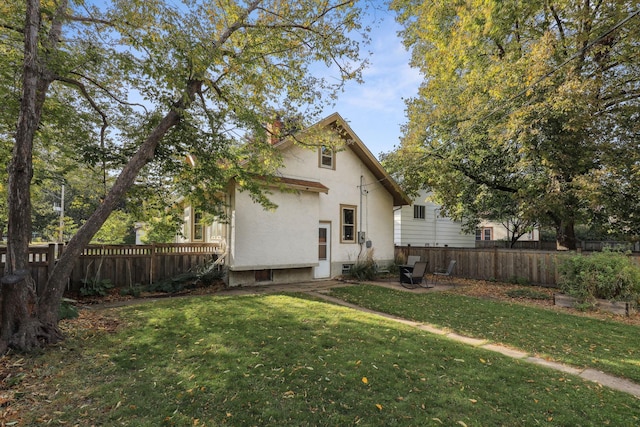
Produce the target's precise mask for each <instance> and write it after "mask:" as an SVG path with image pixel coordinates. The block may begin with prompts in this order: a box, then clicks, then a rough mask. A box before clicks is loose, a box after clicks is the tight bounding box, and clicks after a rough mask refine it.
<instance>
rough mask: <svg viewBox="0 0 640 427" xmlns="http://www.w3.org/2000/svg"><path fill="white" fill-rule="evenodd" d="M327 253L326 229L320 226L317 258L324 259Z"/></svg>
mask: <svg viewBox="0 0 640 427" xmlns="http://www.w3.org/2000/svg"><path fill="white" fill-rule="evenodd" d="M327 255H328V254H327V229H326V228H325V227H320V228H318V260H319V261H326V260H327V258H328V256H327Z"/></svg>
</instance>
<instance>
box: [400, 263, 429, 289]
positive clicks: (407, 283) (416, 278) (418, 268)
mask: <svg viewBox="0 0 640 427" xmlns="http://www.w3.org/2000/svg"><path fill="white" fill-rule="evenodd" d="M426 272H427V263H426V262H424V261H418V262H416V263H415V264H414V265H413V270H412V271H406V272H405V273H404V277H405V278H404V280H401V281H400V284H401V285H402V286H404V287H405V288H407V289H415V288H417V287H418V286H422V283H423V282H424V275H425V273H426ZM424 287H425V288H430V287H431V286H428V285H427V284H426V282H425V286H424Z"/></svg>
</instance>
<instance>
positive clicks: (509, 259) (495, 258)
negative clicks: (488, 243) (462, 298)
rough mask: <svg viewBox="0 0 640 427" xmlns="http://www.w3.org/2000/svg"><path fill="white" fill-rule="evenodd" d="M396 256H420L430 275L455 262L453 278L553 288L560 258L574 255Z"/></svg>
mask: <svg viewBox="0 0 640 427" xmlns="http://www.w3.org/2000/svg"><path fill="white" fill-rule="evenodd" d="M399 255H402V256H403V257H404V259H406V257H407V256H409V255H417V256H420V257H421V258H422V260H423V261H427V262H428V263H429V267H428V271H429V272H433V271H435V270H438V269H445V268H446V267H447V265H448V264H449V261H451V260H456V268H455V270H454V276H458V277H465V278H468V279H477V280H496V281H499V282H510V281H512V280H514V279H515V278H517V279H519V280H526V281H527V282H528V283H532V284H537V285H543V286H549V287H556V286H558V271H557V265H558V261H559V258H560V257H563V256H568V255H575V253H567V252H561V251H540V250H519V249H500V248H492V249H488V248H448V247H439V248H434V247H414V246H396V259H397V258H398V256H399ZM583 255H585V256H586V255H587V254H583ZM631 258H632V259H633V261H634V262H635V263H636V264H640V256H638V255H635V254H634V255H631Z"/></svg>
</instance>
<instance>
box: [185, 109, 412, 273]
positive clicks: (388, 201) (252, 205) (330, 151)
mask: <svg viewBox="0 0 640 427" xmlns="http://www.w3.org/2000/svg"><path fill="white" fill-rule="evenodd" d="M310 129H322V130H325V131H327V132H333V133H334V136H336V137H338V138H339V140H340V141H341V146H339V147H338V146H336V147H331V146H325V145H308V144H304V145H302V144H296V143H294V141H293V139H291V138H285V139H284V140H277V141H274V142H273V143H274V147H276V148H277V149H279V150H280V152H281V154H282V159H283V162H282V167H281V168H280V169H279V171H278V174H277V179H276V183H275V184H273V185H272V186H271V188H270V189H269V190H270V192H271V194H270V195H269V199H270V200H271V201H272V202H273V203H275V204H276V205H277V206H278V207H277V209H274V210H266V209H264V208H263V206H261V205H260V204H258V203H256V202H254V201H253V200H252V199H251V198H250V197H249V195H248V194H247V193H246V192H241V191H240V187H239V186H238V185H237V183H235V182H230V183H229V186H228V191H227V194H226V196H225V197H226V205H227V212H226V215H225V216H226V217H227V218H228V221H227V223H214V224H211V225H206V224H204V223H203V222H202V218H203V216H202V214H201V213H198V212H193V211H192V209H191V207H190V206H186V207H185V210H184V223H185V236H186V240H187V241H205V242H218V243H220V244H221V246H223V247H224V248H225V264H226V267H227V271H228V275H227V276H228V279H227V280H228V284H229V286H238V285H254V284H260V283H268V284H272V283H273V284H275V283H290V282H303V281H309V280H312V279H325V278H330V277H335V276H339V275H341V274H343V273H345V272H347V271H348V270H349V268H350V267H351V266H353V265H354V264H355V263H356V262H357V261H358V260H359V259H363V258H364V257H365V256H367V255H369V256H371V257H373V259H374V260H375V261H376V262H377V263H378V264H380V265H385V264H389V263H391V262H392V261H393V259H394V244H393V214H394V206H403V205H407V204H409V203H411V200H410V199H409V198H408V197H407V196H406V195H405V193H404V192H403V191H402V190H401V189H400V187H399V186H398V185H397V184H396V182H395V181H394V180H393V179H392V178H391V176H390V175H389V174H388V173H387V172H386V171H385V170H384V169H383V168H382V166H381V165H380V163H379V162H378V161H377V160H376V158H375V157H374V156H373V155H372V154H371V152H370V151H369V150H368V149H367V147H366V146H365V145H364V143H363V142H362V141H361V140H360V138H359V137H358V136H357V135H356V134H355V132H353V130H352V129H351V128H350V127H349V125H348V124H347V123H346V122H345V121H344V119H343V118H342V117H341V116H340V115H339V114H337V113H334V114H332V115H330V116H329V117H327V118H325V119H324V120H322V121H320V122H319V123H317V124H315V125H314V126H312V127H311V128H310ZM307 131H308V130H307ZM305 142H307V141H305ZM183 241H184V240H183Z"/></svg>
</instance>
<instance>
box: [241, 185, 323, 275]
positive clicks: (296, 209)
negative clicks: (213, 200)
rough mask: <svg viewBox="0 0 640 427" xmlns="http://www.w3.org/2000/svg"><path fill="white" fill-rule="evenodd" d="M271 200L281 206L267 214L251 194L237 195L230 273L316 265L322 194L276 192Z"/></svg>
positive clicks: (271, 196)
mask: <svg viewBox="0 0 640 427" xmlns="http://www.w3.org/2000/svg"><path fill="white" fill-rule="evenodd" d="M269 198H270V200H271V201H272V202H274V203H276V204H277V205H278V206H279V207H278V208H277V209H275V210H265V209H264V208H263V207H262V206H260V205H259V204H257V203H255V202H254V201H253V200H251V198H250V197H249V196H248V194H246V193H241V192H239V191H236V193H235V202H234V206H233V210H232V218H231V239H232V244H231V247H230V254H229V255H230V263H229V267H230V269H231V270H243V269H247V270H248V269H256V270H257V269H276V268H293V267H303V266H307V267H308V266H313V265H316V264H317V262H318V258H317V257H318V247H317V240H318V221H319V219H318V203H319V200H318V194H317V193H309V192H297V193H282V192H278V191H275V192H273V194H270V195H269ZM240 212H241V213H242V214H241V215H240V214H238V213H240Z"/></svg>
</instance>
